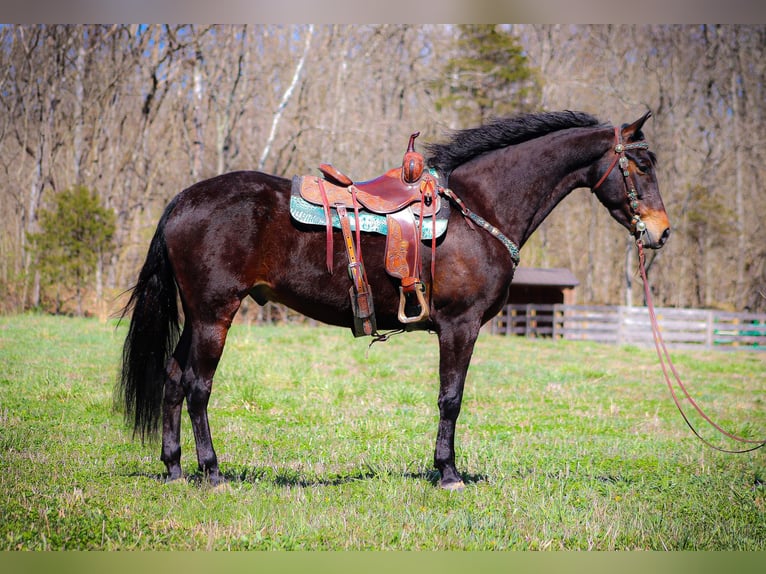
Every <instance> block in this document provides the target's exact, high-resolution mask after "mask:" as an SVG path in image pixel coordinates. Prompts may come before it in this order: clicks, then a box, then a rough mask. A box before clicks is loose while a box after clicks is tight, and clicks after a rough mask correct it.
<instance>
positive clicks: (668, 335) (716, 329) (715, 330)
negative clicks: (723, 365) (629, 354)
mask: <svg viewBox="0 0 766 574" xmlns="http://www.w3.org/2000/svg"><path fill="white" fill-rule="evenodd" d="M655 312H656V314H657V321H658V323H659V326H660V332H661V333H662V337H663V339H664V341H665V344H666V345H667V346H668V347H673V348H690V349H700V348H706V349H721V350H760V351H766V314H756V313H726V312H723V311H712V310H700V309H673V308H657V309H655ZM489 331H490V332H491V333H496V334H504V335H519V336H525V337H552V338H554V339H567V340H582V341H598V342H602V343H613V344H626V345H641V346H644V345H650V346H651V345H653V344H654V339H653V337H652V327H651V324H650V322H649V311H648V309H647V308H646V307H618V306H583V305H507V306H506V307H505V308H504V309H503V311H502V312H501V313H500V314H499V315H498V316H497V317H495V318H494V319H493V320H492V321H491V322H490V324H489Z"/></svg>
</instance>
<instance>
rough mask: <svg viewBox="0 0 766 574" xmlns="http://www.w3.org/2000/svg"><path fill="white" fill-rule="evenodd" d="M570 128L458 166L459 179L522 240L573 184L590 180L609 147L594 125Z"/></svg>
mask: <svg viewBox="0 0 766 574" xmlns="http://www.w3.org/2000/svg"><path fill="white" fill-rule="evenodd" d="M569 131H570V132H571V133H564V132H559V133H554V134H550V135H548V136H544V137H541V138H538V139H536V140H531V141H529V142H525V143H523V144H519V145H516V146H511V147H507V148H504V149H500V150H497V151H495V152H492V153H489V154H486V155H485V156H482V157H480V158H477V159H476V160H474V161H473V162H471V163H470V164H466V165H465V166H461V167H465V170H463V171H459V170H455V172H454V174H453V180H456V181H457V182H459V183H460V184H461V185H462V186H463V187H464V188H465V189H466V190H469V189H470V193H471V196H472V199H473V203H474V204H475V205H476V207H475V208H474V209H475V210H477V211H479V210H481V211H479V213H480V214H481V215H482V216H483V217H485V219H486V218H492V219H494V220H495V221H496V222H497V224H498V225H499V227H500V230H501V231H502V232H503V233H505V234H506V235H507V236H508V237H510V238H511V239H512V240H513V241H514V242H516V243H517V244H518V245H519V246H522V245H524V243H525V242H526V241H527V239H529V237H530V236H531V235H532V233H533V232H534V231H535V229H537V228H538V227H539V225H540V224H541V223H542V222H543V221H544V220H545V218H546V217H548V215H550V213H551V211H553V209H554V208H555V207H556V206H557V205H558V204H559V203H560V202H561V201H562V200H563V199H564V198H565V197H566V196H567V195H569V193H571V192H572V190H574V189H576V188H578V187H584V186H586V181H587V175H588V171H589V169H590V167H591V165H592V164H593V163H594V162H595V161H596V160H597V159H598V158H599V157H600V156H601V155H603V153H604V149H605V144H604V143H603V142H602V141H601V139H602V138H597V137H594V135H593V132H592V131H590V132H588V131H586V130H569ZM605 141H606V140H605ZM485 214H486V215H485Z"/></svg>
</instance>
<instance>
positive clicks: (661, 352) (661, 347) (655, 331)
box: [636, 240, 766, 454]
mask: <svg viewBox="0 0 766 574" xmlns="http://www.w3.org/2000/svg"><path fill="white" fill-rule="evenodd" d="M636 245H637V246H638V265H639V269H640V271H641V279H642V280H643V282H644V295H645V296H646V305H647V307H648V308H649V320H650V323H651V325H652V335H653V336H654V347H655V349H656V350H657V357H658V358H659V360H660V365H661V366H662V373H663V374H664V375H665V382H666V383H667V385H668V389H669V390H670V394H671V396H672V397H673V402H674V403H675V404H676V407H677V408H678V411H679V412H680V413H681V416H682V417H683V419H684V421H685V422H686V424H687V426H688V427H689V428H690V429H691V430H692V432H693V433H694V434H695V435H696V436H697V438H698V439H700V440H701V441H702V442H703V443H705V444H706V445H707V446H709V447H710V448H712V449H715V450H717V451H720V452H726V453H732V454H742V453H746V452H751V451H754V450H757V449H759V448H761V447H763V446H766V440H755V439H747V438H743V437H740V436H737V435H735V434H733V433H730V432H728V431H726V430H724V429H723V428H721V426H719V425H718V424H716V423H715V422H713V421H712V420H711V419H710V417H709V416H708V415H706V414H705V412H704V411H703V410H702V409H701V408H700V406H699V405H698V404H697V403H696V402H695V401H694V399H693V398H692V397H691V395H689V392H688V391H687V390H686V386H685V385H684V384H683V382H682V381H681V377H680V376H679V375H678V371H676V368H675V365H673V362H672V361H671V360H670V355H669V354H668V349H667V347H666V346H665V341H664V340H663V339H662V334H661V333H660V327H659V324H658V322H657V315H656V313H655V312H654V304H653V303H652V297H651V295H650V289H649V280H648V279H647V277H646V268H645V266H644V244H643V243H642V242H641V240H638V241H637V242H636ZM666 361H667V365H666ZM668 368H669V369H670V372H671V373H672V374H673V378H674V379H675V381H676V383H677V384H678V387H679V388H680V389H681V391H682V392H683V394H684V396H685V397H686V398H687V400H688V401H689V402H690V403H691V405H692V406H693V407H694V410H696V411H697V413H699V415H700V416H701V417H702V418H703V419H705V421H706V422H707V423H708V424H710V425H711V426H712V427H713V428H715V429H716V430H717V431H718V432H719V433H721V434H722V435H724V436H726V437H728V438H730V439H732V440H735V441H737V442H740V443H745V444H750V445H754V446H751V447H749V448H745V449H742V450H729V449H725V448H721V447H719V446H716V445H714V444H712V443H710V442H709V441H708V440H706V439H705V438H703V437H702V436H701V435H700V434H699V432H697V429H695V428H694V426H693V425H692V423H691V422H690V421H689V418H688V417H687V416H686V413H685V412H684V410H683V408H682V407H681V403H680V401H679V400H678V396H677V395H676V392H675V390H674V389H673V383H672V381H671V380H670V375H669V374H668Z"/></svg>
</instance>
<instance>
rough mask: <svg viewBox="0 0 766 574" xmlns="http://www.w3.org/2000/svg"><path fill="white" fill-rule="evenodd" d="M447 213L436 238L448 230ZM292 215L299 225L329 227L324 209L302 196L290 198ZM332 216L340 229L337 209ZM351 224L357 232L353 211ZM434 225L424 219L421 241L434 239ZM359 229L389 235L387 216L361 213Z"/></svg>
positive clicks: (332, 212)
mask: <svg viewBox="0 0 766 574" xmlns="http://www.w3.org/2000/svg"><path fill="white" fill-rule="evenodd" d="M444 211H445V208H444V207H442V209H441V210H440V212H439V213H437V216H436V237H437V238H438V237H441V236H442V235H443V234H444V232H445V231H446V230H447V218H446V217H441V213H442V212H444ZM290 215H292V217H293V219H295V220H296V221H298V222H299V223H304V224H306V225H321V226H323V227H324V226H326V225H327V219H326V218H325V212H324V208H323V207H322V206H321V205H314V204H313V203H309V202H308V201H306V200H305V199H303V198H302V197H301V196H300V195H295V194H293V195H291V196H290ZM330 216H331V218H332V226H333V227H334V228H336V229H340V217H338V212H337V211H336V210H335V209H330ZM349 222H350V224H351V229H352V230H354V231H356V217H355V216H354V213H353V210H350V209H349ZM433 227H434V225H433V223H432V222H431V218H430V217H426V218H424V219H423V229H421V230H420V235H421V239H429V240H430V239H432V237H433V231H434V229H433ZM359 228H360V230H361V231H369V232H371V233H379V234H381V235H388V223H387V221H386V216H385V215H378V214H377V213H371V212H369V211H362V210H360V211H359Z"/></svg>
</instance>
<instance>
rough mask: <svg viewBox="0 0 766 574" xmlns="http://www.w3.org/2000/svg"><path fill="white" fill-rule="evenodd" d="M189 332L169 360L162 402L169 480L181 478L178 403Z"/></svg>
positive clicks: (163, 456) (164, 458)
mask: <svg viewBox="0 0 766 574" xmlns="http://www.w3.org/2000/svg"><path fill="white" fill-rule="evenodd" d="M190 342H191V331H190V329H189V328H188V327H185V328H184V330H183V333H182V334H181V339H180V340H179V341H178V345H177V346H176V349H175V352H174V353H173V356H172V357H171V358H170V360H169V361H168V366H167V377H166V378H165V390H164V397H163V402H162V454H161V456H160V459H161V460H162V462H164V463H165V467H166V468H167V470H168V477H167V480H168V481H173V480H177V479H179V478H181V476H182V472H181V406H182V405H183V402H184V396H185V394H186V393H185V391H184V386H183V380H182V379H183V369H184V367H183V365H186V363H187V360H188V357H189V345H190Z"/></svg>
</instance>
